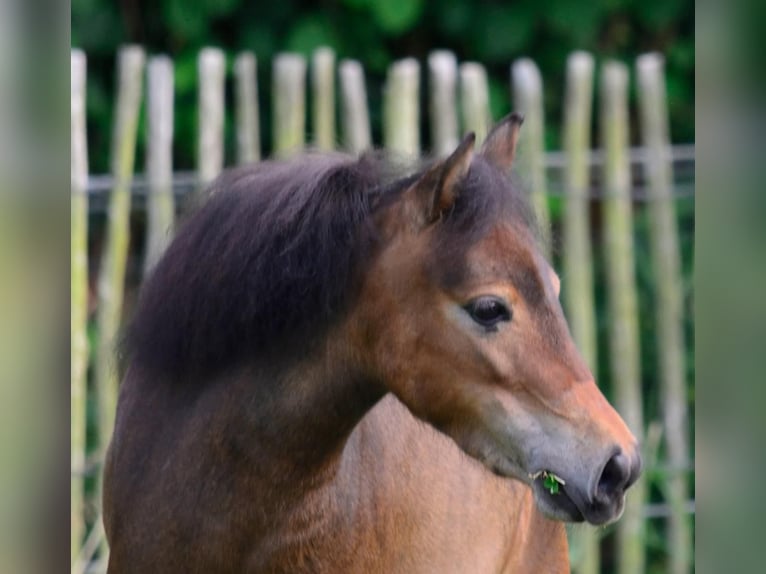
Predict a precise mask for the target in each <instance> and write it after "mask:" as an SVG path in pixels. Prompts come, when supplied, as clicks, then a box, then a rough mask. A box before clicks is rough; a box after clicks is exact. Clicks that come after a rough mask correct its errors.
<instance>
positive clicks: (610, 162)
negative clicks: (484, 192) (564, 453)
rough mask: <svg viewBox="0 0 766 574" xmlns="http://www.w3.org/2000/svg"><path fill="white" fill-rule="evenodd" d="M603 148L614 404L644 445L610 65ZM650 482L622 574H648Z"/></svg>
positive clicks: (620, 107) (624, 75) (634, 501)
mask: <svg viewBox="0 0 766 574" xmlns="http://www.w3.org/2000/svg"><path fill="white" fill-rule="evenodd" d="M600 108H601V118H600V120H601V121H600V124H601V126H600V127H601V145H602V146H603V148H604V166H603V182H604V192H605V197H604V201H603V206H604V248H605V255H606V275H607V287H608V292H609V331H610V333H609V347H610V348H609V356H610V368H611V375H612V377H611V378H612V388H613V389H614V398H615V406H616V407H617V410H618V411H619V413H620V414H621V415H622V417H623V419H624V420H625V422H626V423H627V425H628V427H630V429H631V430H632V431H633V433H634V434H635V435H636V437H637V438H638V439H639V441H641V442H642V444H643V441H642V440H641V437H642V435H643V430H644V417H643V412H642V410H643V409H642V401H641V362H640V351H639V328H638V295H637V292H636V276H635V255H634V249H633V219H632V218H633V213H632V211H633V210H632V205H631V183H632V182H631V171H630V158H629V135H628V69H627V67H626V66H625V65H624V64H621V63H618V62H608V63H606V64H605V65H604V68H603V71H602V74H601V106H600ZM644 502H645V479H644V478H643V477H642V478H641V479H640V480H639V481H638V482H637V483H636V484H635V485H634V486H633V488H631V490H630V492H629V493H628V496H627V501H626V504H625V512H624V514H623V516H622V518H621V519H620V521H619V522H618V523H617V561H618V565H619V568H618V572H620V574H643V573H644V571H645V559H644V519H643V508H644Z"/></svg>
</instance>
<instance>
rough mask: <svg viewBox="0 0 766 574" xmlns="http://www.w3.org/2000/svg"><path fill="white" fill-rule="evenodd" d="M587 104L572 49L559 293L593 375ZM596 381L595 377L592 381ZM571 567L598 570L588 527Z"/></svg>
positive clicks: (588, 61)
mask: <svg viewBox="0 0 766 574" xmlns="http://www.w3.org/2000/svg"><path fill="white" fill-rule="evenodd" d="M592 104H593V57H592V56H591V55H590V54H587V53H585V52H575V53H573V54H571V55H570V56H569V58H568V59H567V77H566V102H565V106H564V151H565V152H566V170H565V175H564V178H565V189H566V195H565V209H564V219H563V222H562V224H563V248H564V261H563V270H564V277H563V280H562V292H563V293H562V295H563V296H564V306H565V308H566V311H567V318H568V319H569V325H570V328H571V330H572V335H573V337H574V341H575V344H576V345H577V347H578V349H579V350H580V352H581V353H582V356H583V358H584V359H585V362H586V363H587V364H588V366H589V367H590V369H591V370H592V371H593V372H594V375H596V373H595V371H596V365H597V363H596V317H595V301H594V293H593V257H592V253H591V242H590V216H589V211H588V210H589V189H590V170H589V165H590V162H589V158H590V126H591V113H592ZM597 380H598V379H597ZM572 542H573V543H572V551H573V552H572V554H573V556H575V557H577V558H578V560H577V561H576V564H573V565H572V566H573V570H575V571H576V572H577V573H578V574H598V572H599V562H600V561H599V539H598V535H597V533H596V532H595V531H594V530H593V529H590V528H582V529H579V530H578V531H576V532H575V533H573V536H572Z"/></svg>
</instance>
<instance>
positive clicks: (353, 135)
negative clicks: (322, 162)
mask: <svg viewBox="0 0 766 574" xmlns="http://www.w3.org/2000/svg"><path fill="white" fill-rule="evenodd" d="M338 75H339V77H340V91H341V107H342V110H343V117H342V122H343V146H344V147H345V148H346V150H348V151H349V152H351V153H355V154H358V153H360V152H362V151H364V150H366V149H369V148H370V147H371V146H372V137H371V136H370V112H369V111H368V109H367V89H366V88H365V85H364V70H363V69H362V65H361V64H360V63H359V62H357V61H356V60H343V61H341V63H340V65H339V67H338Z"/></svg>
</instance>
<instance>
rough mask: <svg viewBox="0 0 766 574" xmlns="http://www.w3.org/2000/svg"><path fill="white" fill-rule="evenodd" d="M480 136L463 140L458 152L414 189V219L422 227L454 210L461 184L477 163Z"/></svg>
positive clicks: (419, 181) (438, 166)
mask: <svg viewBox="0 0 766 574" xmlns="http://www.w3.org/2000/svg"><path fill="white" fill-rule="evenodd" d="M475 143H476V135H475V134H474V133H473V132H471V133H469V134H468V135H467V136H465V137H464V138H463V141H462V142H460V145H459V146H458V147H457V149H456V150H455V151H454V152H452V154H451V155H450V156H449V157H448V158H447V159H445V160H443V161H440V162H439V163H437V164H436V165H434V166H433V167H431V168H430V169H428V170H427V171H426V172H425V173H424V174H423V175H422V176H421V177H420V179H418V181H417V182H415V184H414V185H413V187H412V188H411V190H410V191H411V193H412V194H413V199H414V201H411V202H410V205H411V206H412V207H414V209H415V213H414V214H413V215H414V218H415V220H416V223H417V224H419V225H418V226H421V227H422V226H424V225H429V224H431V223H433V222H435V221H437V220H438V219H439V218H440V217H441V216H442V214H444V213H446V212H448V211H449V210H450V209H452V206H453V205H454V203H455V200H456V199H457V196H458V191H459V189H460V185H459V184H460V181H461V180H462V179H463V178H464V177H465V175H466V174H467V173H468V169H469V168H470V167H471V162H472V161H473V148H474V144H475Z"/></svg>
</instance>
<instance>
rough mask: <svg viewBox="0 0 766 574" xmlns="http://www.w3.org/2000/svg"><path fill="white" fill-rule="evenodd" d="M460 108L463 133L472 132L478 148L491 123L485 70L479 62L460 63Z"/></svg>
mask: <svg viewBox="0 0 766 574" xmlns="http://www.w3.org/2000/svg"><path fill="white" fill-rule="evenodd" d="M460 108H461V110H462V112H463V133H467V132H474V133H475V134H476V146H477V148H478V146H480V145H481V143H482V142H483V141H484V138H485V137H487V133H489V128H490V127H491V124H492V115H491V113H490V110H489V88H488V87H487V71H486V70H485V69H484V66H482V65H481V64H477V63H476V62H466V63H464V64H460Z"/></svg>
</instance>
